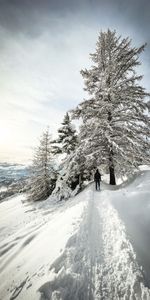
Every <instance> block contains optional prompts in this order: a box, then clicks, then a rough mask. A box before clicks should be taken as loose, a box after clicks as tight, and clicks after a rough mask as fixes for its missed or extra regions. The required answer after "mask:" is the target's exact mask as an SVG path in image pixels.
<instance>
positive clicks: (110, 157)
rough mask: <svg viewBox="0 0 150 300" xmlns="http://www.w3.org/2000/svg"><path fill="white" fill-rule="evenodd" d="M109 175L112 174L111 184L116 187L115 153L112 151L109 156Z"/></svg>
mask: <svg viewBox="0 0 150 300" xmlns="http://www.w3.org/2000/svg"><path fill="white" fill-rule="evenodd" d="M109 174H110V182H109V184H112V185H116V178H115V169H114V164H113V151H112V150H111V151H110V154H109Z"/></svg>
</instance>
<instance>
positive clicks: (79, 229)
mask: <svg viewBox="0 0 150 300" xmlns="http://www.w3.org/2000/svg"><path fill="white" fill-rule="evenodd" d="M0 238H1V244H0V299H1V300H5V299H11V300H12V299H21V300H22V299H23V300H25V299H40V300H46V299H53V300H54V299H64V300H88V299H89V300H92V299H93V300H94V299H95V300H98V299H103V300H104V299H107V300H109V299H110V300H111V299H114V300H116V299H126V300H128V299H145V300H148V299H150V271H149V270H150V254H149V249H150V171H141V173H140V175H138V176H137V178H136V179H135V180H133V181H132V182H130V183H128V184H122V185H120V186H119V187H118V188H113V189H112V190H111V189H110V187H109V186H108V185H107V184H102V190H101V191H100V192H99V191H98V192H96V191H95V190H94V185H93V184H91V185H89V186H88V187H87V188H86V189H85V190H84V191H83V192H82V193H80V194H79V195H78V196H76V197H75V198H73V199H71V200H69V201H67V202H62V203H61V204H58V203H56V202H55V201H50V199H48V200H47V201H45V202H41V203H34V204H27V202H26V201H25V195H18V196H16V197H12V198H11V199H9V200H8V201H4V202H2V203H1V204H0Z"/></svg>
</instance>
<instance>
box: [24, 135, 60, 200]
mask: <svg viewBox="0 0 150 300" xmlns="http://www.w3.org/2000/svg"><path fill="white" fill-rule="evenodd" d="M55 183H56V172H55V170H54V167H53V163H52V151H51V140H50V135H49V131H48V130H46V131H45V132H44V133H43V134H42V136H41V139H40V145H39V146H38V147H37V149H36V151H35V155H34V159H33V164H32V167H31V178H30V182H29V186H30V190H29V199H31V200H33V201H37V200H45V199H47V198H48V197H49V196H50V195H51V193H52V191H53V190H54V188H55Z"/></svg>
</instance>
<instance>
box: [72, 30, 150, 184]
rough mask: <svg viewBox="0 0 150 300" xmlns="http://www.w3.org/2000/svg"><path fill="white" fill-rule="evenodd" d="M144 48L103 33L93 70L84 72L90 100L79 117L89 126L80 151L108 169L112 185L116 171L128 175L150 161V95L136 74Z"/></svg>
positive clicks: (80, 109) (77, 112) (76, 113)
mask: <svg viewBox="0 0 150 300" xmlns="http://www.w3.org/2000/svg"><path fill="white" fill-rule="evenodd" d="M144 48H145V45H143V46H141V47H139V48H136V47H132V46H131V40H130V39H129V38H123V39H122V38H121V37H120V36H119V37H118V36H117V35H116V32H115V31H110V30H108V31H107V32H101V33H100V35H99V37H98V41H97V44H96V51H95V53H94V54H91V59H92V62H93V65H92V67H91V68H90V69H89V70H87V69H85V70H82V71H81V74H82V76H83V78H84V83H85V90H86V91H87V92H88V93H89V95H90V97H89V98H88V99H87V100H85V101H84V102H82V103H81V104H79V105H78V107H77V108H76V109H75V110H74V111H73V116H74V117H77V118H80V117H81V118H82V120H83V124H82V126H81V132H80V135H81V143H80V147H81V148H82V150H83V152H84V154H85V156H86V157H88V156H90V157H92V156H93V159H94V160H95V159H96V161H97V165H101V164H103V165H105V166H106V167H108V169H109V173H110V184H116V180H115V171H116V172H117V173H118V172H119V173H122V174H123V173H126V172H128V171H132V169H133V168H135V167H138V166H139V165H140V164H142V163H147V162H149V161H150V159H149V157H148V155H147V152H148V151H147V150H148V149H149V135H150V122H149V117H148V115H147V114H146V110H147V104H146V102H145V100H146V99H145V97H146V96H148V93H146V92H145V90H144V88H143V87H142V86H141V85H140V84H139V81H140V80H141V78H142V76H139V75H137V74H136V67H137V66H138V65H140V62H139V55H140V53H141V52H142V51H143V50H144ZM145 137H147V138H145Z"/></svg>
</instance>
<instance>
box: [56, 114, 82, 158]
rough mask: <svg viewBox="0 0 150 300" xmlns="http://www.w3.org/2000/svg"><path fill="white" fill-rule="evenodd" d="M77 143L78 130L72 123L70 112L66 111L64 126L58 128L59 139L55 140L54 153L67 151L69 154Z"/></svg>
mask: <svg viewBox="0 0 150 300" xmlns="http://www.w3.org/2000/svg"><path fill="white" fill-rule="evenodd" d="M76 145H77V134H76V130H75V129H74V128H73V125H72V124H71V120H70V117H69V114H68V113H66V114H65V116H64V120H63V122H62V126H61V127H60V128H59V129H58V139H57V140H55V141H53V152H54V154H59V153H66V154H67V155H68V154H70V153H71V152H72V151H74V149H75V147H76Z"/></svg>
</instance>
